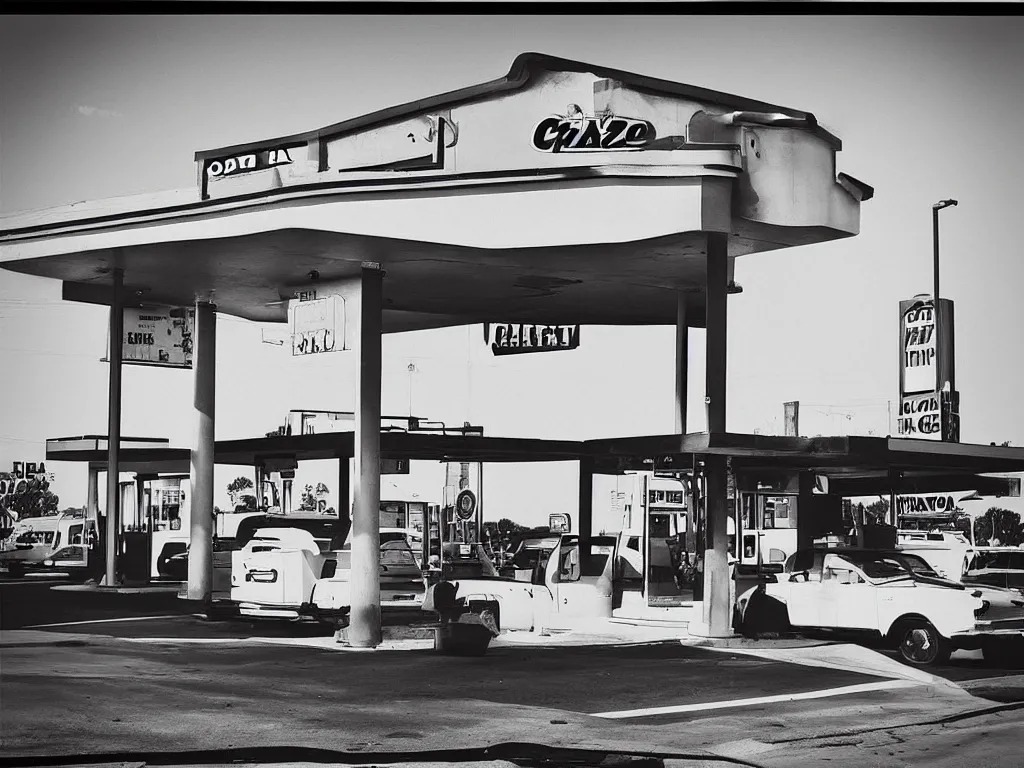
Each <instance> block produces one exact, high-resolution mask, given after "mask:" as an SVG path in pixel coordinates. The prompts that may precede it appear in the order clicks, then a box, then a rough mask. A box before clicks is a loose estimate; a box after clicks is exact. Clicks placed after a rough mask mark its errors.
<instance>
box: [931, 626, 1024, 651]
mask: <svg viewBox="0 0 1024 768" xmlns="http://www.w3.org/2000/svg"><path fill="white" fill-rule="evenodd" d="M949 639H950V641H951V642H952V643H953V647H954V648H957V649H962V650H976V649H978V648H981V647H982V646H983V645H984V644H985V642H987V641H989V640H1013V639H1019V640H1022V641H1024V629H1018V628H1013V627H984V626H981V627H976V628H975V629H973V630H970V631H967V632H957V633H955V634H953V635H952V636H950V638H949Z"/></svg>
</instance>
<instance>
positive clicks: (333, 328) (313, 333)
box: [288, 292, 345, 356]
mask: <svg viewBox="0 0 1024 768" xmlns="http://www.w3.org/2000/svg"><path fill="white" fill-rule="evenodd" d="M304 297H309V298H304ZM288 314H289V315H290V316H291V330H292V355H295V356H298V355H316V354H321V353H324V352H341V351H342V350H344V349H345V300H344V299H343V298H342V297H341V296H337V295H331V296H324V297H317V295H316V293H315V292H314V293H308V294H302V295H300V296H298V300H296V301H292V302H290V304H289V307H288Z"/></svg>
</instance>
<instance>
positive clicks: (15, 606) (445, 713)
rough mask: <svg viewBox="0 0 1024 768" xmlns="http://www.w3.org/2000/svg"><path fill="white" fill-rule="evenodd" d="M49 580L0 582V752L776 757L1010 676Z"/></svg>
mask: <svg viewBox="0 0 1024 768" xmlns="http://www.w3.org/2000/svg"><path fill="white" fill-rule="evenodd" d="M54 585H55V582H53V581H44V580H27V579H26V580H22V581H18V582H11V581H4V580H0V630H2V632H0V637H2V653H3V665H2V668H0V685H2V688H3V692H4V702H5V704H4V707H3V710H4V711H3V721H4V722H3V728H2V729H0V730H2V731H3V733H2V735H0V746H2V751H0V755H7V756H13V758H15V759H16V758H17V756H18V755H22V756H26V755H32V754H42V753H47V754H53V753H54V752H59V753H64V754H79V753H93V754H96V753H107V752H117V753H119V754H122V755H123V754H125V753H135V754H139V753H145V751H146V750H157V751H180V750H182V749H211V748H229V749H235V748H238V747H240V746H258V745H266V746H269V745H281V744H291V745H304V746H322V747H328V748H333V749H338V748H344V749H346V750H349V751H357V752H358V751H360V750H362V751H365V752H381V751H387V750H398V751H403V750H404V751H410V750H411V751H416V750H423V749H428V748H429V749H436V748H441V747H453V746H458V747H467V746H474V745H476V746H480V745H483V746H486V745H488V744H495V743H498V742H501V741H520V742H521V741H531V742H539V743H545V744H554V745H558V744H562V745H576V746H579V745H581V744H586V745H591V746H593V745H597V746H600V745H606V746H608V745H615V746H616V747H622V746H630V745H632V746H633V747H634V748H636V749H641V748H646V749H649V748H650V747H651V746H652V745H657V746H659V747H661V748H664V749H674V750H685V749H689V750H691V751H692V750H694V749H697V750H710V752H715V751H716V750H718V752H717V753H722V750H723V749H725V750H726V751H728V749H740V751H742V750H743V749H747V748H749V745H747V746H743V745H741V746H740V747H736V746H735V745H733V743H734V742H736V741H737V740H739V741H744V739H746V740H747V741H749V740H751V739H753V740H754V741H756V743H757V744H760V745H762V746H761V747H755V748H753V751H754V752H757V751H758V750H760V749H767V748H764V747H763V745H765V744H770V745H774V746H772V747H771V750H770V751H771V752H772V755H773V759H775V758H777V757H778V756H779V755H780V754H782V753H781V752H780V751H779V750H780V749H781V748H782V747H780V746H779V745H783V744H789V747H787V749H790V750H792V749H793V748H795V747H794V746H793V745H798V746H799V744H801V743H803V742H800V739H813V738H815V737H816V735H820V734H824V733H826V732H835V731H837V730H840V731H841V730H843V729H850V728H855V727H860V728H870V727H872V725H873V724H874V725H877V724H884V725H885V726H886V727H888V726H898V725H902V726H908V725H910V724H912V723H915V722H919V721H922V720H928V719H929V718H930V719H932V720H935V719H936V718H941V717H948V716H949V715H950V713H954V714H955V713H960V714H963V713H969V712H973V711H976V710H978V709H979V708H980V707H986V706H997V705H999V704H1000V703H1002V702H1008V701H1009V702H1013V701H1020V700H1024V675H1022V674H1021V673H1020V672H1019V671H1015V670H1009V669H997V668H993V667H990V666H987V665H985V663H984V662H983V661H981V660H980V659H977V658H973V657H970V656H968V657H966V658H954V659H953V661H952V662H951V663H950V664H949V665H947V666H946V667H943V668H939V669H934V670H930V671H933V672H935V673H936V674H938V675H939V676H941V677H945V678H947V679H951V680H952V679H955V680H957V681H958V682H959V684H960V686H962V688H961V687H955V686H951V685H950V686H938V687H936V686H929V685H922V684H921V683H920V682H915V681H907V680H891V679H887V678H884V677H880V676H879V675H878V674H864V673H862V672H859V671H857V670H855V669H851V668H846V669H841V668H833V667H830V666H828V665H826V666H815V667H808V666H806V665H804V664H798V663H791V662H790V661H786V660H778V659H771V658H761V657H758V656H754V655H750V654H748V653H742V652H735V653H734V652H732V651H730V650H728V649H716V650H711V649H708V648H700V647H694V646H693V645H685V644H682V643H680V642H678V641H675V642H661V643H643V644H632V645H603V646H591V647H540V646H532V645H501V646H495V647H492V648H491V649H490V650H489V652H488V654H487V655H486V656H485V657H481V658H458V657H447V656H442V655H440V654H437V653H435V652H434V651H433V650H432V649H430V648H425V647H421V648H418V649H414V650H401V651H399V650H391V651H387V650H385V651H381V650H378V651H371V652H361V651H354V650H345V649H344V648H342V647H341V646H339V645H338V644H337V643H336V642H334V639H333V637H332V634H331V633H330V632H329V631H327V630H323V629H321V628H320V627H318V626H316V625H308V626H302V627H300V626H295V625H286V624H267V623H258V624H251V623H249V622H209V621H206V620H205V619H203V618H200V617H198V616H196V615H194V613H193V612H194V610H195V608H194V607H193V606H191V605H189V604H188V603H186V602H185V601H182V600H178V599H177V598H176V596H175V595H174V594H168V593H162V594H160V593H156V594H143V595H117V594H109V593H106V594H104V593H90V592H68V591H61V590H54V589H51V588H50V587H52V586H54ZM851 658H853V657H851ZM979 697H984V698H979ZM9 702H16V704H15V705H13V706H12V705H10V704H9ZM857 738H860V737H857ZM865 738H866V737H865ZM868 741H870V739H868ZM856 743H858V744H861V743H866V742H865V739H864V738H860V741H858V742H856ZM722 745H725V746H724V747H723V746H722ZM729 745H733V746H729ZM847 746H848V745H847ZM811 754H814V753H811V752H807V753H806V754H804V758H807V759H809V757H808V756H809V755H811ZM816 754H817V755H818V756H819V757H820V756H821V755H822V754H823V753H821V752H818V753H816ZM861 756H862V757H863V755H861ZM801 759H803V758H801ZM3 762H4V761H3V760H0V763H3ZM765 764H767V763H765ZM778 764H782V763H778ZM792 764H793V765H797V764H800V763H797V762H794V763H792ZM807 764H811V763H807ZM840 764H841V763H840ZM871 764H873V763H871ZM878 764H884V763H878ZM989 764H992V765H1003V764H1005V765H1016V764H1017V763H998V762H996V763H989Z"/></svg>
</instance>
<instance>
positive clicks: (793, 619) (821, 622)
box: [769, 552, 837, 628]
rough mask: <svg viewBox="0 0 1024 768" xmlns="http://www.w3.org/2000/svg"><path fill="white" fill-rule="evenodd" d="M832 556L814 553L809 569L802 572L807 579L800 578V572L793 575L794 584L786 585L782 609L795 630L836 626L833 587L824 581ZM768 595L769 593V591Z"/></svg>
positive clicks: (801, 576) (801, 575)
mask: <svg viewBox="0 0 1024 768" xmlns="http://www.w3.org/2000/svg"><path fill="white" fill-rule="evenodd" d="M834 558H835V556H834V555H826V556H824V557H822V556H821V554H820V553H817V552H816V553H814V560H813V564H812V567H811V568H809V569H806V571H807V573H808V575H809V577H810V578H809V579H808V580H805V579H804V578H803V572H800V573H798V574H794V575H795V576H796V580H795V581H790V582H788V583H787V584H786V586H787V588H788V594H787V597H786V606H787V610H788V613H789V622H790V624H792V625H793V626H797V627H826V628H829V627H834V626H835V624H836V619H837V615H836V613H837V612H836V606H835V602H834V601H835V597H834V585H832V584H829V583H828V579H827V578H826V572H827V564H828V563H829V562H831V560H832V559H834ZM769 594H770V592H769Z"/></svg>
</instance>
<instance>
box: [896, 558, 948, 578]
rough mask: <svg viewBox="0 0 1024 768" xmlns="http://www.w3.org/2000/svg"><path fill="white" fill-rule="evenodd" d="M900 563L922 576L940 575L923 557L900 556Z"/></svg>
mask: <svg viewBox="0 0 1024 768" xmlns="http://www.w3.org/2000/svg"><path fill="white" fill-rule="evenodd" d="M899 561H900V562H901V563H903V565H905V566H906V567H907V568H908V569H910V570H911V571H913V572H914V573H916V574H918V575H920V576H936V577H937V576H938V575H939V574H938V573H937V572H936V571H935V569H934V568H932V567H931V566H930V565H929V564H928V563H927V562H926V561H925V560H924V558H922V557H919V556H917V555H900V556H899Z"/></svg>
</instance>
